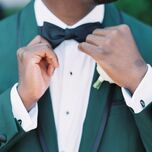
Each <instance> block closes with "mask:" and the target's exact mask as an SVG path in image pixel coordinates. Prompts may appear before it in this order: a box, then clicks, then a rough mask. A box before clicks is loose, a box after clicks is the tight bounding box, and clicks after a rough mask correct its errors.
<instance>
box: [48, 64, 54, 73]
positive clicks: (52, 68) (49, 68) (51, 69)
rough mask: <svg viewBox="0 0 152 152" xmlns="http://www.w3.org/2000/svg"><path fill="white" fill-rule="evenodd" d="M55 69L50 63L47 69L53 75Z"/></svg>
mask: <svg viewBox="0 0 152 152" xmlns="http://www.w3.org/2000/svg"><path fill="white" fill-rule="evenodd" d="M54 70H55V68H54V66H52V65H51V64H49V65H48V71H47V73H48V75H49V76H52V74H53V72H54Z"/></svg>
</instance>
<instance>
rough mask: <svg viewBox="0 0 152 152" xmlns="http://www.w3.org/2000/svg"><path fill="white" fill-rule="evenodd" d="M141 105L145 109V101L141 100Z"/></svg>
mask: <svg viewBox="0 0 152 152" xmlns="http://www.w3.org/2000/svg"><path fill="white" fill-rule="evenodd" d="M140 104H141V106H142V107H143V108H145V102H144V101H143V100H140Z"/></svg>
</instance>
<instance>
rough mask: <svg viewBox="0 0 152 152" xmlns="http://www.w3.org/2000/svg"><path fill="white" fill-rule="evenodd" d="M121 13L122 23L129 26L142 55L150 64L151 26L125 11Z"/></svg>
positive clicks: (151, 52)
mask: <svg viewBox="0 0 152 152" xmlns="http://www.w3.org/2000/svg"><path fill="white" fill-rule="evenodd" d="M122 15H123V19H124V24H127V25H128V26H129V27H130V29H131V32H132V34H133V37H134V39H135V41H136V44H137V47H138V49H139V51H140V52H141V54H142V56H143V57H144V59H145V60H146V61H147V62H148V63H150V64H152V41H151V39H152V27H151V26H150V25H146V24H145V23H143V22H141V21H139V20H137V19H135V18H134V17H131V16H129V15H127V14H125V13H122Z"/></svg>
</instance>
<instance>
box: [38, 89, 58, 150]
mask: <svg viewBox="0 0 152 152" xmlns="http://www.w3.org/2000/svg"><path fill="white" fill-rule="evenodd" d="M51 103H52V102H51V96H50V91H49V89H48V90H47V91H46V93H45V94H44V96H43V97H42V98H41V99H40V101H39V127H40V131H41V133H42V135H43V137H42V140H43V142H44V145H45V146H46V147H47V149H48V151H49V152H57V151H58V144H57V134H56V127H55V120H54V115H53V109H52V104H51Z"/></svg>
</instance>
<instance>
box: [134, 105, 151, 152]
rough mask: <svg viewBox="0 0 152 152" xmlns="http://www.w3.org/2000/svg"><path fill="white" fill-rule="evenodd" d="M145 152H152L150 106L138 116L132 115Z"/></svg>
mask: <svg viewBox="0 0 152 152" xmlns="http://www.w3.org/2000/svg"><path fill="white" fill-rule="evenodd" d="M133 115H134V118H135V121H136V125H137V128H138V130H139V133H140V136H141V140H142V142H143V144H144V147H145V149H146V152H151V150H152V131H151V128H152V104H150V105H149V106H148V107H147V108H146V109H145V110H143V111H142V112H141V113H139V114H133Z"/></svg>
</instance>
